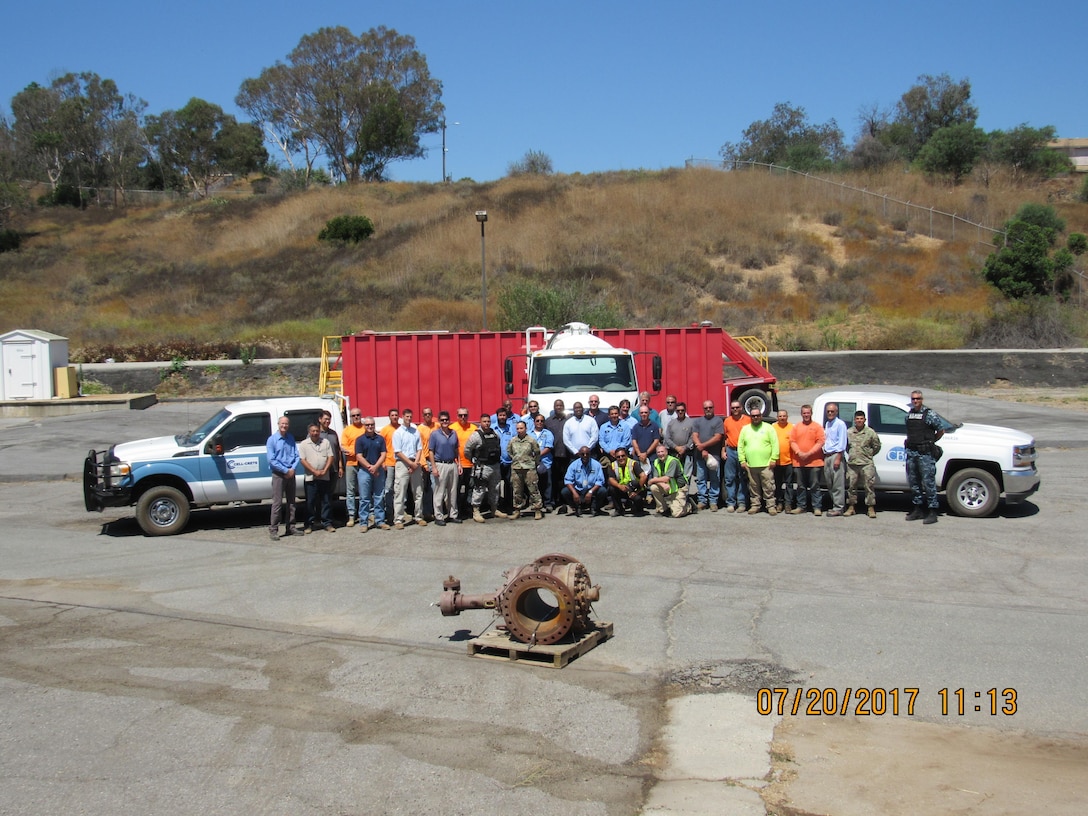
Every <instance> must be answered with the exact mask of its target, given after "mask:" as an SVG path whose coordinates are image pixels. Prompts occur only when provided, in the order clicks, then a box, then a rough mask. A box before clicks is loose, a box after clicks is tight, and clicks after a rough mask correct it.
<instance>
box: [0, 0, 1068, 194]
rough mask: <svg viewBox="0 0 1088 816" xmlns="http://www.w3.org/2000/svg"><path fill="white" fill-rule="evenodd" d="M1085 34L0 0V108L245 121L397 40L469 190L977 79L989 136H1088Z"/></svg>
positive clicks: (830, 16) (747, 19) (784, 14)
mask: <svg viewBox="0 0 1088 816" xmlns="http://www.w3.org/2000/svg"><path fill="white" fill-rule="evenodd" d="M1083 18H1084V5H1083V2H1077V3H1074V2H1067V0H1054V1H1053V2H1051V3H1049V4H1045V5H1044V6H1042V7H1041V10H1029V8H1028V5H1027V4H1024V3H1023V2H1017V3H1013V2H1009V1H1007V0H991V2H986V3H983V2H975V1H974V0H966V1H965V0H951V2H949V1H948V0H943V2H931V1H930V0H916V1H915V2H912V3H879V2H877V3H874V2H866V3H861V2H835V0H831V1H830V2H824V3H812V2H794V0H783V2H778V3H747V4H739V3H733V2H727V0H722V1H721V2H713V1H712V0H690V1H689V2H684V0H676V1H674V2H672V3H664V2H646V0H627V2H615V0H597V1H595V0H583V1H582V2H566V0H553V2H548V3H544V2H532V1H531V0H506V2H502V3H498V2H486V0H476V2H471V3H470V2H454V0H447V1H445V2H443V1H442V0H399V2H392V1H391V0H387V2H373V1H370V2H368V0H354V1H353V2H320V0H315V1H314V2H309V3H298V2H282V0H265V2H259V3H258V2H253V1H252V0H220V2H206V0H190V2H186V3H156V2H147V0H142V1H141V2H132V1H131V0H98V2H96V3H86V2H80V3H76V2H71V1H70V0H63V1H61V0H32V1H31V0H0V20H3V33H2V34H0V38H2V39H0V42H2V49H0V108H2V110H3V111H4V112H5V114H7V115H10V102H11V98H12V97H13V96H14V95H15V94H16V93H18V92H19V91H20V90H22V89H23V88H24V87H25V86H26V85H28V84H30V83H31V82H38V83H39V84H43V85H44V84H48V83H49V82H50V81H51V80H52V79H53V78H54V77H55V76H59V75H61V74H63V73H66V72H68V71H73V72H77V73H78V72H82V71H93V72H95V73H97V74H98V75H99V76H101V77H103V78H110V79H113V80H114V81H115V82H116V83H117V85H118V87H119V89H120V90H121V91H122V92H123V93H133V94H135V95H136V96H139V97H141V98H143V99H145V100H146V101H147V102H148V103H149V107H148V111H149V112H151V113H159V112H161V111H163V110H167V109H176V108H179V107H181V106H183V105H184V104H185V103H186V102H187V101H188V100H189V98H190V97H193V96H197V97H201V98H203V99H206V100H208V101H209V102H214V103H216V104H218V105H221V106H222V107H223V108H224V109H225V110H227V111H228V112H231V113H234V114H235V115H238V116H239V118H244V115H242V114H241V112H240V111H238V110H237V108H236V107H235V105H234V97H235V96H236V95H237V93H238V88H239V86H240V85H241V83H242V81H243V80H245V79H247V78H249V77H255V76H257V75H258V74H259V73H260V72H261V70H262V69H263V68H265V67H267V66H269V65H272V64H273V63H275V62H276V61H277V60H282V59H284V58H285V57H286V56H287V54H288V52H290V51H291V49H293V48H294V47H295V46H296V45H297V44H298V41H299V39H300V38H301V37H302V36H303V35H304V34H308V33H312V32H314V31H316V30H317V29H319V28H321V27H324V26H335V25H343V26H346V27H348V28H349V29H351V30H352V31H353V32H355V33H359V32H361V31H365V30H367V29H369V28H372V27H376V26H379V25H384V26H387V27H389V28H393V29H396V30H397V31H398V32H399V33H401V34H408V35H411V36H412V37H414V38H415V40H416V45H417V47H418V48H419V50H420V51H421V52H422V53H423V54H424V55H425V56H426V57H427V61H428V64H429V66H430V69H431V73H432V75H433V76H435V77H436V78H438V79H439V80H441V81H442V83H443V95H442V100H443V102H444V104H445V105H446V115H447V120H448V122H450V123H453V122H458V123H459V124H457V125H453V124H450V126H449V129H448V132H447V137H446V138H447V148H448V153H447V172H448V173H450V174H451V175H452V176H453V177H454V178H455V179H457V178H462V177H465V176H467V177H470V178H473V179H476V180H477V181H487V180H492V179H496V178H500V177H501V176H503V175H505V173H506V170H507V166H508V165H509V164H510V162H512V161H516V160H518V159H520V158H521V157H522V156H524V154H525V153H526V151H528V150H530V149H532V150H540V151H543V152H544V153H547V154H548V155H549V156H550V157H551V159H552V162H553V165H554V167H555V170H556V171H558V172H563V173H573V172H583V173H586V172H596V171H608V170H619V169H638V168H644V169H659V168H663V167H675V166H681V165H683V163H684V160H685V159H687V158H689V157H695V158H715V157H716V156H717V154H718V150H719V148H720V147H721V146H722V144H723V143H725V142H727V141H738V140H739V139H740V137H741V134H742V132H743V130H744V129H745V128H746V127H747V126H748V125H749V124H750V123H751V122H753V121H755V120H757V119H766V118H767V117H768V116H770V114H771V111H772V109H773V107H774V105H775V104H776V103H778V102H790V103H792V104H793V105H797V106H801V107H804V108H805V110H806V111H807V113H808V116H809V119H810V120H811V121H812V122H814V123H824V122H826V121H827V120H829V119H831V118H834V119H835V120H836V121H837V122H838V125H839V127H840V128H841V129H842V130H843V132H844V134H845V135H846V139H847V142H852V141H853V139H854V136H855V135H856V132H857V117H858V111H859V109H860V108H862V107H863V106H871V105H873V104H877V105H880V106H885V107H889V108H890V107H892V106H893V105H894V104H895V102H896V101H897V100H898V99H899V97H900V96H901V95H902V94H903V92H904V91H906V90H907V89H908V88H910V87H911V86H912V85H913V84H915V82H916V80H917V78H918V76H919V75H920V74H934V75H936V74H941V73H948V74H949V75H950V76H951V77H952V78H953V79H954V80H959V79H963V78H967V79H969V80H970V82H971V87H972V100H973V101H974V103H975V104H976V105H977V106H978V108H979V111H980V117H979V122H978V124H979V126H980V127H982V128H984V129H985V130H994V129H997V128H1002V129H1007V128H1012V127H1015V126H1016V125H1018V124H1020V123H1022V122H1026V123H1028V124H1030V125H1032V126H1034V127H1041V126H1043V125H1053V126H1054V127H1056V128H1057V130H1058V135H1059V136H1066V137H1088V105H1086V104H1085V101H1086V96H1088V93H1086V88H1085V82H1086V79H1085V73H1084V52H1085V49H1084V40H1083V26H1082V25H1081V23H1082V22H1083ZM424 144H425V145H426V146H428V148H429V152H428V155H427V157H426V158H425V159H420V160H416V161H411V162H400V163H396V164H394V165H392V167H391V175H392V176H393V177H394V178H397V179H402V180H409V181H416V180H424V181H439V180H440V179H441V176H442V154H441V138H440V136H438V135H433V136H428V137H425V139H424ZM273 149H274V148H271V147H270V150H273Z"/></svg>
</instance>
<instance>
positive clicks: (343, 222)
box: [317, 215, 374, 244]
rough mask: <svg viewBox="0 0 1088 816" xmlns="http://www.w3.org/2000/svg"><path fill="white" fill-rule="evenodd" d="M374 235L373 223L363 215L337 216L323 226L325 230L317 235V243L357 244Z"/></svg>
mask: <svg viewBox="0 0 1088 816" xmlns="http://www.w3.org/2000/svg"><path fill="white" fill-rule="evenodd" d="M373 234H374V222H373V221H371V220H370V219H369V218H367V217H366V216H365V215H338V216H336V218H332V219H330V220H329V222H328V223H327V224H325V229H323V230H321V232H320V233H318V235H317V238H318V240H319V241H340V242H342V243H347V242H349V241H350V242H352V243H355V244H357V243H359V242H360V241H365V240H366V239H367V238H369V237H370V236H371V235H373Z"/></svg>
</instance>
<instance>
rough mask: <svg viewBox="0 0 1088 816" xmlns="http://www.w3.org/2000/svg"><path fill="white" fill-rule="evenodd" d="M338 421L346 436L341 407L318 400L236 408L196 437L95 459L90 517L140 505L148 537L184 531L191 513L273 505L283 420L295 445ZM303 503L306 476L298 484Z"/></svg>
mask: <svg viewBox="0 0 1088 816" xmlns="http://www.w3.org/2000/svg"><path fill="white" fill-rule="evenodd" d="M324 410H328V411H330V412H331V413H332V422H331V424H330V425H329V428H330V430H333V431H335V432H336V434H337V436H339V435H340V433H341V431H343V429H344V421H343V416H342V414H341V413H340V409H339V406H338V405H337V404H336V403H335V402H333V401H332V400H329V399H323V398H319V397H281V398H276V399H265V400H245V401H243V402H232V403H230V404H229V405H227V406H225V407H223V408H221V409H220V410H219V411H218V412H216V413H215V414H214V415H213V416H211V417H209V418H208V419H207V421H205V422H203V423H201V425H200V426H199V427H198V428H197V429H196V430H194V431H188V432H186V433H179V434H177V435H176V436H159V437H154V438H152V439H140V440H137V441H135V442H124V443H122V444H119V445H113V446H112V447H110V448H108V449H107V450H102V451H94V450H92V451H90V452H89V453H88V454H87V458H86V459H85V460H84V463H83V499H84V504H85V506H86V508H87V510H88V511H101V510H102V508H104V507H127V506H131V505H136V520H137V522H138V523H139V525H140V528H141V529H142V530H143V531H144V532H145V533H146V534H147V535H153V536H158V535H174V534H175V533H180V532H181V531H182V530H184V529H185V525H186V524H188V522H189V513H190V510H191V509H192V508H194V507H210V506H212V505H216V504H229V503H233V502H239V501H241V502H254V503H256V502H261V501H264V500H265V499H270V498H271V497H272V472H271V470H270V469H269V467H268V454H267V452H266V447H265V445H266V444H267V442H268V437H269V436H271V435H272V429H273V428H275V427H276V422H277V420H278V419H279V418H280V417H281V416H286V417H287V418H288V420H290V423H291V426H290V427H291V434H292V435H293V436H294V437H295V440H296V441H302V440H303V439H305V438H306V435H307V431H306V429H307V427H308V426H309V424H310V423H311V422H317V420H318V417H319V416H320V415H321V412H322V411H324ZM295 478H296V479H297V482H298V484H297V487H298V489H299V494H298V495H300V496H301V495H302V479H303V475H302V469H301V468H300V469H299V472H298V474H297V476H296V477H295Z"/></svg>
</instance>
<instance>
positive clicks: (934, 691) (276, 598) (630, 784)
mask: <svg viewBox="0 0 1088 816" xmlns="http://www.w3.org/2000/svg"><path fill="white" fill-rule="evenodd" d="M878 390H901V391H903V392H904V393H908V392H909V386H907V387H905V388H902V389H889V388H888V387H887V386H879V389H878ZM816 393H817V392H816V391H801V392H792V393H789V394H786V395H783V399H782V402H783V404H785V405H786V406H787V407H788V408H789V409H790V411H791V414H793V415H796V413H795V412H796V411H797V409H798V408H799V407H800V405H801V404H802V403H804V402H808V401H811V399H812V398H814V397H815V395H816ZM927 404H929V405H931V406H932V407H934V408H937V409H938V410H940V411H941V412H942V413H944V414H946V415H947V416H949V417H950V418H953V419H958V420H962V421H972V422H985V423H989V424H1003V425H1009V426H1011V427H1014V428H1017V429H1019V430H1023V431H1026V432H1028V433H1031V434H1033V435H1034V436H1035V437H1036V440H1037V444H1038V446H1039V448H1040V454H1039V468H1040V471H1041V474H1042V486H1041V488H1040V490H1039V492H1038V493H1037V494H1036V495H1034V496H1032V497H1031V499H1030V500H1029V501H1028V502H1026V503H1024V504H1022V505H1018V506H1013V507H1003V508H1002V510H1001V511H1000V512H999V514H998V515H997V516H995V517H993V518H990V519H981V520H974V519H962V518H958V517H954V516H947V515H945V516H942V517H941V520H940V523H938V524H936V525H931V526H928V527H922V526H921V525H916V524H908V523H907V522H905V521H904V520H903V515H904V513H905V510H906V509H907V508H906V503H905V501H904V500H903V499H902V498H901V497H894V496H892V497H885V498H884V499H882V500H881V503H880V505H879V508H878V509H879V511H880V512H879V514H878V518H877V519H875V520H870V519H866V518H864V517H855V518H850V519H827V518H823V519H816V518H812V517H806V516H788V517H783V516H779V517H776V518H769V517H767V516H765V515H761V516H756V517H748V516H736V515H728V514H726V513H724V512H719V513H708V512H703V513H699V514H698V515H696V516H694V517H691V518H687V519H680V520H671V519H659V518H649V519H645V520H638V519H631V518H626V519H612V518H584V519H574V518H567V517H557V516H548V517H546V518H545V519H544V520H543V521H540V522H535V521H533V520H532V519H521V520H518V521H516V522H503V521H489V522H488V523H487V524H484V525H478V524H471V523H466V524H462V525H459V526H454V525H448V526H447V527H445V528H437V527H435V526H434V525H431V526H429V527H427V528H426V529H420V528H416V527H409V528H408V529H407V530H404V531H402V532H394V531H389V532H370V533H367V534H361V533H359V532H358V531H357V530H352V529H348V528H341V529H339V530H338V531H337V532H336V533H315V534H313V535H308V536H299V537H293V538H288V539H281V541H279V542H276V543H272V542H269V541H268V538H267V535H266V532H265V531H266V524H267V512H268V510H267V505H263V506H255V507H247V506H243V507H234V508H222V509H216V510H212V511H206V512H204V511H202V512H198V513H194V515H193V517H192V521H191V523H190V526H189V528H188V529H187V530H186V532H185V533H184V534H183V535H180V536H176V537H172V538H168V539H149V538H146V537H144V536H143V535H142V534H141V533H140V531H139V528H138V527H137V526H136V524H135V520H134V519H133V518H132V513H131V511H130V510H126V509H116V510H107V511H106V512H104V513H102V514H88V513H86V512H85V511H84V509H83V506H82V497H81V491H80V485H79V482H78V479H79V476H80V473H81V469H82V460H83V457H84V456H85V455H86V451H87V450H88V449H89V448H102V447H105V446H107V445H108V444H110V443H113V442H119V441H127V440H130V439H134V438H139V437H143V436H153V435H165V434H171V433H176V432H181V431H184V430H187V429H189V428H191V427H194V426H195V425H197V424H199V422H200V421H201V420H203V419H204V418H206V416H208V415H210V414H211V413H212V412H214V411H215V410H216V408H217V407H218V406H216V405H209V404H208V403H205V402H201V403H163V404H159V405H156V406H154V407H152V408H149V409H147V410H145V411H117V412H107V413H102V414H93V415H83V416H70V417H59V418H52V419H39V420H5V421H4V422H3V423H2V424H0V450H2V452H3V453H2V456H0V482H2V483H0V497H2V499H3V500H2V501H0V524H2V526H3V529H4V535H3V537H2V539H0V694H2V695H3V699H4V705H3V706H2V707H0V792H2V794H3V795H2V796H0V813H3V814H7V813H12V814H15V813H19V814H23V813H35V812H36V813H47V812H61V811H63V812H73V813H87V814H99V813H101V814H111V816H114V815H115V814H127V813H133V814H136V813H139V814H146V813H150V812H153V813H178V814H183V813H185V814H187V813H192V812H194V811H207V812H212V811H214V812H218V813H254V812H276V813H300V814H309V813H313V814H325V813H345V814H348V813H368V814H374V813H377V814H386V813H389V814H393V813H405V814H408V813H412V814H415V813H420V812H424V811H431V812H442V813H453V814H457V813H465V814H490V813H496V814H498V813H509V812H544V811H545V810H561V811H562V812H564V813H572V814H583V813H584V814H627V813H637V812H640V811H641V812H647V813H649V812H653V813H721V812H730V813H742V814H745V813H752V814H756V813H763V812H765V810H764V808H765V804H764V802H765V799H764V798H761V791H763V786H765V785H768V784H773V783H775V782H776V781H777V779H778V778H777V777H776V774H777V771H775V770H774V767H773V766H774V765H775V756H777V754H776V752H775V751H773V750H772V748H771V743H772V739H774V733H775V728H776V727H777V726H779V724H780V722H781V718H779V717H778V716H777V712H772V713H771V714H769V715H765V714H762V713H761V712H760V711H759V710H758V709H759V708H760V705H761V703H760V701H761V699H764V700H765V698H766V695H763V697H761V696H760V693H759V689H760V688H782V687H785V688H790V689H795V688H799V689H804V690H805V691H804V693H808V691H809V690H817V692H818V693H820V694H821V697H820V700H821V705H822V704H824V703H825V702H826V700H827V699H828V697H827V696H826V695H823V694H822V692H824V691H826V690H828V689H831V690H834V693H835V695H836V699H838V700H841V699H842V697H843V695H844V694H845V692H846V690H847V689H850V690H858V689H867V690H870V691H871V690H872V689H876V688H880V689H884V690H885V691H888V690H892V689H900V690H901V692H900V694H901V697H902V699H903V700H905V699H906V697H907V696H908V694H909V692H908V691H906V690H907V689H917V690H918V691H917V692H916V694H914V695H912V696H913V697H914V703H913V705H912V707H911V710H910V712H909V713H908V712H907V711H906V710H905V705H904V710H903V711H902V712H900V713H899V714H897V715H894V717H893V715H892V714H891V713H890V712H889V713H887V714H886V715H883V717H882V718H877V717H872V718H870V719H871V720H874V721H876V722H875V725H874V727H875V728H878V729H879V728H880V727H881V722H880V720H881V719H883V721H884V722H887V723H891V722H892V720H893V719H894V720H896V722H898V723H912V722H916V723H919V724H922V725H925V726H927V727H935V728H938V729H940V733H947V734H953V733H960V732H962V731H963V730H964V729H974V730H977V731H980V732H985V733H992V734H994V735H996V738H998V739H1013V738H1014V737H1015V738H1016V739H1025V738H1031V739H1033V740H1037V741H1038V742H1037V743H1036V744H1044V743H1045V744H1048V745H1051V746H1053V745H1055V744H1058V743H1062V744H1066V743H1070V744H1083V742H1084V741H1085V740H1088V690H1086V689H1085V687H1084V684H1083V683H1081V682H1080V677H1081V674H1082V672H1083V666H1084V660H1085V658H1086V657H1088V593H1086V591H1085V589H1084V587H1085V586H1086V585H1088V581H1086V579H1088V557H1086V556H1085V553H1084V545H1083V538H1084V536H1083V530H1084V529H1085V527H1086V526H1088V508H1085V507H1084V505H1083V504H1081V503H1076V502H1073V501H1070V498H1069V497H1070V494H1071V491H1070V490H1069V489H1068V487H1069V486H1070V485H1076V484H1083V481H1084V477H1083V461H1082V460H1083V455H1082V453H1081V451H1080V449H1081V448H1083V447H1085V446H1086V445H1088V426H1086V423H1085V422H1084V415H1083V414H1072V413H1070V412H1066V411H1062V410H1058V409H1053V408H1041V407H1032V406H1026V405H1018V404H1014V403H1004V402H1000V401H996V400H988V399H978V398H973V397H966V396H962V395H958V394H950V393H940V392H935V391H929V392H927ZM1073 492H1074V493H1075V491H1073ZM547 552H565V553H569V554H570V555H572V556H574V557H576V558H578V559H580V560H581V561H582V562H583V563H584V564H585V565H586V567H587V569H588V571H589V574H590V576H591V578H592V579H593V581H594V582H595V583H598V584H600V585H601V600H600V601H599V602H598V603H596V604H595V615H596V617H597V618H598V619H600V620H604V621H609V622H612V623H613V624H614V627H615V636H614V637H613V638H611V639H610V640H607V641H605V642H604V643H602V644H601V645H599V646H598V647H596V648H595V649H593V650H591V651H589V652H588V653H586V654H584V655H582V656H580V657H578V658H577V659H576V660H574V661H573V662H572V663H571V664H570V665H569V666H567V667H566V668H564V669H561V670H560V669H551V668H544V667H541V666H538V665H525V664H523V663H521V662H518V663H513V662H510V661H506V660H484V659H480V658H473V657H470V656H469V655H468V649H467V646H466V641H467V640H469V639H470V638H471V637H473V636H475V635H478V634H480V633H482V632H483V631H485V630H486V629H488V628H489V627H491V626H492V625H493V623H494V621H493V619H492V616H491V614H490V613H489V612H486V611H471V612H465V613H463V614H462V615H461V616H460V617H452V618H444V617H442V616H441V615H440V614H439V611H438V609H436V608H434V607H433V606H432V604H433V603H434V602H435V601H437V599H438V597H439V594H440V592H441V584H442V580H443V579H444V578H446V577H447V576H448V575H456V576H457V577H459V578H460V579H461V581H462V585H463V588H464V590H465V591H466V592H470V593H478V592H489V591H493V590H494V589H496V588H498V586H500V585H501V583H502V573H503V571H504V570H507V569H509V568H511V567H516V566H519V565H521V564H524V563H527V562H528V561H531V560H532V559H533V558H534V557H536V556H539V555H542V554H544V553H547ZM960 688H962V689H964V690H965V692H964V693H965V695H968V696H967V701H968V703H967V705H966V707H965V710H964V712H963V713H962V714H960V713H959V712H958V711H956V710H955V705H954V702H953V710H952V712H951V713H948V712H947V710H942V707H944V708H945V709H947V703H948V700H949V695H951V699H952V700H953V701H955V699H956V694H955V692H956V690H957V689H960ZM991 688H995V689H998V690H999V691H1003V690H1005V689H1009V688H1012V689H1015V690H1016V699H1017V706H1016V707H1015V711H1014V712H1013V713H1011V714H1006V713H1000V714H996V715H995V714H991V713H990V712H989V711H988V710H980V711H975V710H973V708H974V706H973V703H974V700H975V697H974V696H973V695H974V692H975V691H979V692H980V693H981V694H982V695H983V697H982V699H983V700H985V699H986V694H987V691H988V690H989V689H991ZM942 689H943V690H945V691H944V694H943V695H942ZM1003 701H1004V700H1003ZM832 708H833V710H835V711H836V714H833V715H828V714H822V715H821V714H815V715H811V716H815V717H817V718H819V717H831V716H835V717H838V716H840V715H838V714H837V710H838V706H833V707H832ZM787 713H788V712H787ZM852 713H853V711H852V710H851V714H852ZM787 719H788V718H787ZM847 719H849V718H847ZM889 727H890V726H889ZM936 761H938V762H939V761H940V760H939V756H938V757H937V760H936ZM1056 767H1057V769H1058V770H1057V772H1058V773H1059V774H1060V772H1061V769H1062V768H1063V767H1064V766H1061V764H1060V763H1059V764H1058V765H1057V766H1056ZM819 768H820V763H819V762H812V763H809V764H808V765H806V766H804V767H798V768H797V769H795V770H798V771H800V772H801V773H802V775H803V774H804V773H806V772H809V773H815V772H818V771H819ZM1084 770H1085V768H1084V767H1083V766H1081V765H1071V766H1070V767H1069V768H1068V771H1067V773H1068V777H1069V779H1070V780H1079V779H1082V778H1084V777H1085V774H1084ZM1013 776H1014V775H1011V774H1010V775H1009V776H1008V778H1013ZM827 779H830V780H831V781H832V782H834V783H836V787H837V788H839V789H843V790H845V789H847V788H848V785H847V783H845V782H842V781H841V780H836V779H835V778H832V777H827ZM1032 784H1033V780H1032V779H1030V778H1024V779H1023V784H1022V786H1021V787H1022V788H1024V789H1025V790H1027V789H1028V788H1029V786H1031V785H1032ZM966 787H970V785H966ZM984 793H985V792H984ZM798 795H800V794H798ZM995 796H996V798H994V797H991V799H990V800H989V801H991V802H992V803H993V802H996V803H998V804H1000V802H1001V801H1002V800H1001V797H1000V795H999V794H996V795H995ZM1035 801H1037V802H1038V803H1039V805H1040V811H1041V812H1042V811H1044V810H1045V811H1046V812H1050V813H1064V812H1073V811H1067V810H1064V809H1063V807H1062V806H1060V805H1055V806H1053V807H1050V808H1049V809H1047V808H1046V807H1045V806H1046V805H1047V804H1048V802H1049V801H1050V800H1048V799H1047V796H1046V792H1045V791H1041V792H1039V793H1038V796H1037V798H1036V800H1035ZM1050 804H1053V803H1052V802H1050ZM791 807H793V808H794V812H804V808H805V802H804V800H803V799H795V800H793V802H792V803H791ZM813 812H816V811H815V810H813ZM820 812H825V811H820ZM841 812H844V813H845V812H847V811H846V810H843V811H841ZM886 812H892V811H886ZM900 812H904V813H906V812H918V813H922V812H924V813H930V812H934V813H936V812H952V810H951V808H949V809H948V810H947V811H941V810H939V809H938V810H926V809H923V808H919V809H917V810H911V809H909V808H908V809H904V810H902V811H900ZM978 812H990V811H985V810H984V809H982V810H979V811H978ZM1008 812H1012V811H1008Z"/></svg>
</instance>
